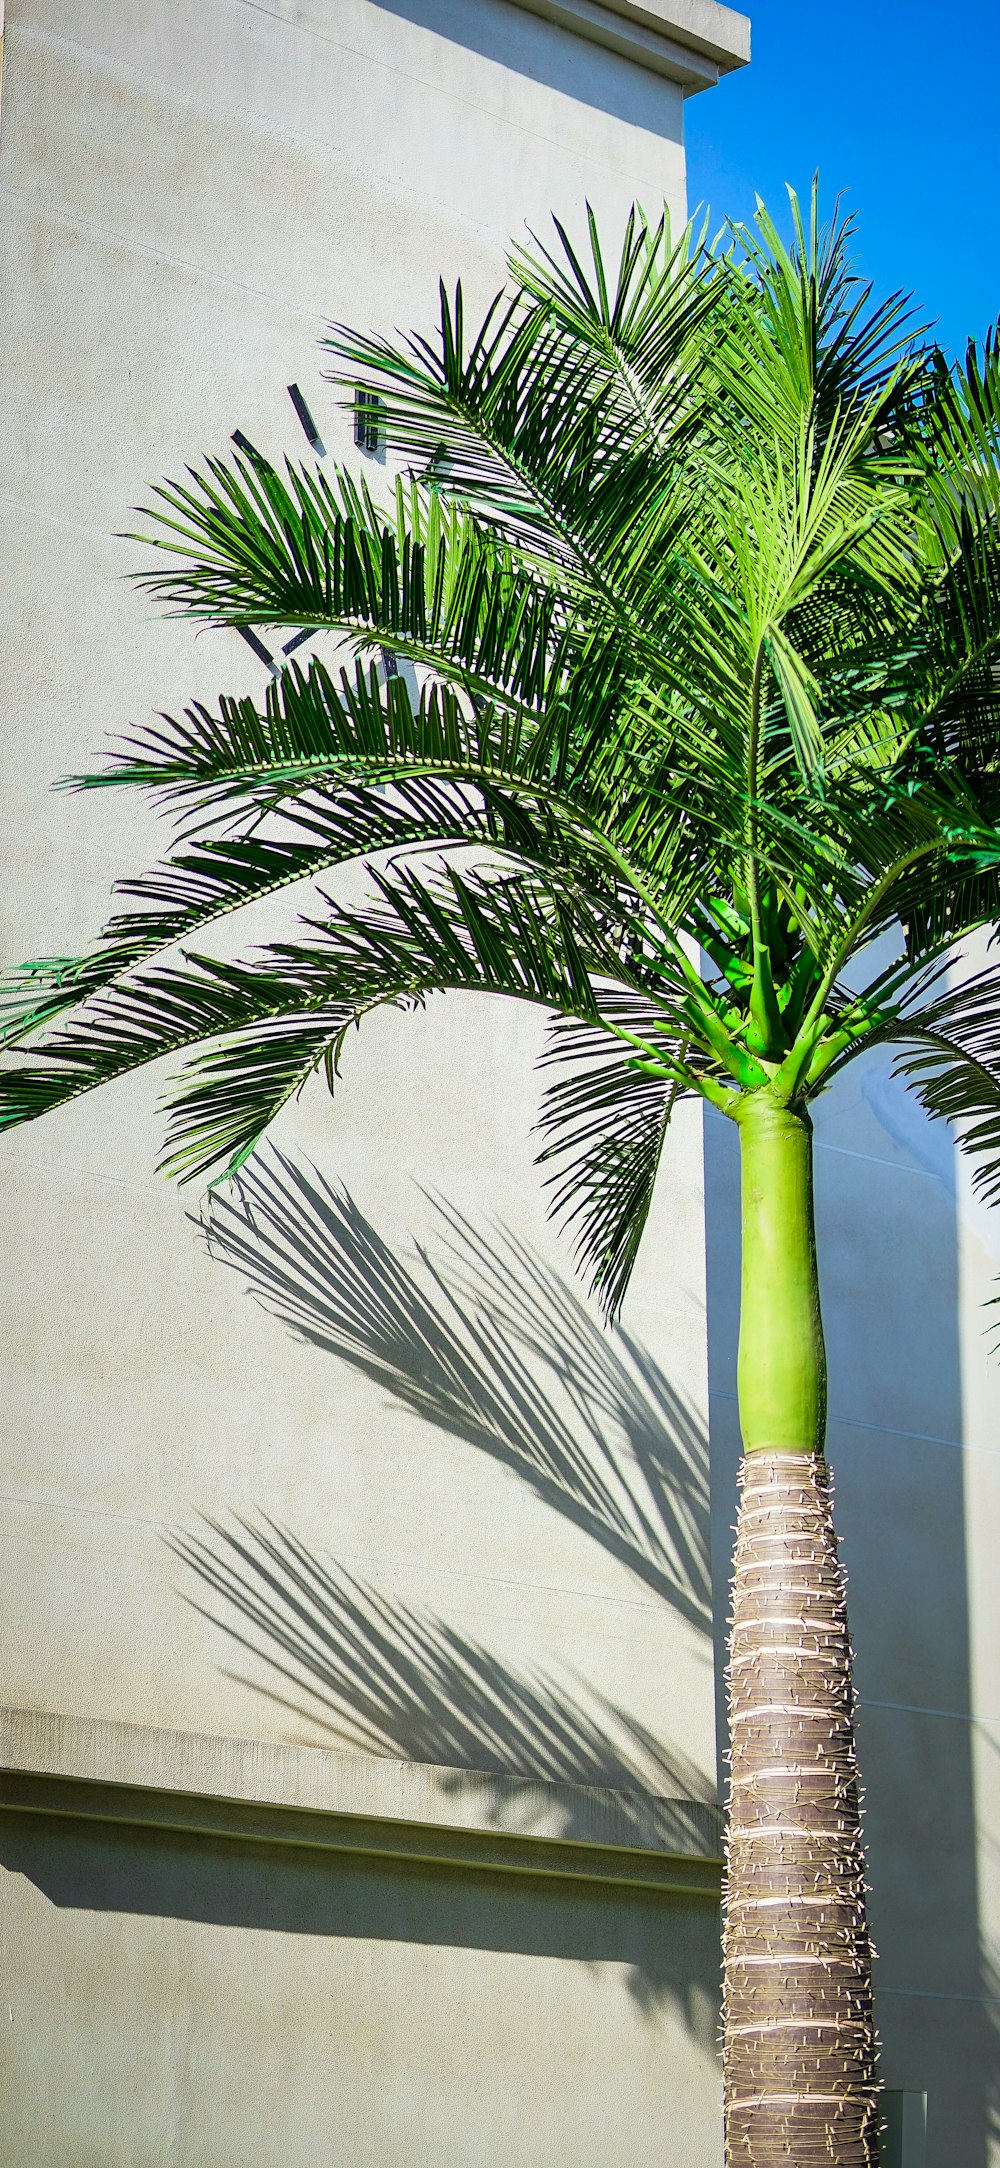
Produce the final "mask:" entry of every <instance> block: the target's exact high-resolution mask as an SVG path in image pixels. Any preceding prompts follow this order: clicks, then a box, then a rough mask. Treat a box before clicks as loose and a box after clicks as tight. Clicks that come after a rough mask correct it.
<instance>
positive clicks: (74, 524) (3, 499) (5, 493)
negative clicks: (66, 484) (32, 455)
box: [0, 191, 118, 542]
mask: <svg viewBox="0 0 1000 2168" xmlns="http://www.w3.org/2000/svg"><path fill="white" fill-rule="evenodd" d="M0 193H2V191H0ZM0 504H9V505H10V506H11V508H12V510H13V511H15V512H24V513H26V514H27V515H28V517H29V518H31V519H40V520H44V521H45V524H46V526H48V527H65V528H66V529H67V531H68V532H69V533H70V534H85V535H88V536H90V537H91V539H93V540H96V541H99V542H114V541H117V539H118V538H117V536H116V535H114V534H112V531H111V529H110V527H88V526H87V525H86V524H85V522H84V521H83V520H82V519H66V518H64V517H63V515H62V514H61V513H59V512H43V511H42V510H41V507H40V506H39V505H37V504H32V503H30V501H29V499H28V498H27V497H18V496H15V494H14V492H13V490H10V489H0Z"/></svg>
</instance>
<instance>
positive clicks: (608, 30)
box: [514, 0, 750, 96]
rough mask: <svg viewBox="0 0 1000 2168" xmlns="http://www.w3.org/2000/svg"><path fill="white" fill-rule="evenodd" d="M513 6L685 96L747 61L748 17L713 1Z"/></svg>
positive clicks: (591, 0) (604, 0)
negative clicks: (629, 63)
mask: <svg viewBox="0 0 1000 2168" xmlns="http://www.w3.org/2000/svg"><path fill="white" fill-rule="evenodd" d="M514 4H515V6H516V7H522V8H527V9H528V10H529V12H530V13H531V14H532V15H543V16H545V17H546V19H547V20H548V21H549V22H553V23H558V24H559V25H560V26H561V28H563V29H565V30H572V31H574V32H575V33H576V36H577V37H579V38H586V39H588V40H589V41H590V43H591V44H593V45H603V46H604V47H605V48H606V49H607V50H608V51H609V52H612V53H621V54H622V55H623V56H624V58H625V59H626V60H633V61H635V62H636V63H637V64H638V66H639V67H642V68H648V69H650V70H651V71H652V73H653V74H655V75H665V76H666V77H667V78H668V79H669V81H671V82H673V83H679V84H681V86H682V88H683V89H684V92H685V94H686V95H688V96H690V95H691V93H692V92H693V91H696V90H710V89H711V88H712V86H713V84H715V83H717V82H718V80H719V77H720V75H728V74H729V73H730V71H731V70H732V69H733V68H743V67H745V66H746V64H747V61H748V60H749V58H750V18H749V16H747V15H739V14H737V12H736V10H735V9H734V8H727V7H720V6H718V5H717V0H514Z"/></svg>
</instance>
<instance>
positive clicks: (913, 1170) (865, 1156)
mask: <svg viewBox="0 0 1000 2168" xmlns="http://www.w3.org/2000/svg"><path fill="white" fill-rule="evenodd" d="M706 1113H707V1114H708V1115H710V1116H711V1117H712V1120H713V1121H715V1122H726V1123H729V1121H730V1117H729V1115H728V1114H721V1113H720V1112H719V1110H718V1109H717V1108H716V1107H712V1106H710V1107H707V1108H706ZM814 1150H815V1151H817V1152H835V1153H836V1154H837V1157H838V1158H839V1159H860V1160H862V1161H863V1163H864V1165H865V1166H867V1167H888V1168H890V1170H891V1171H892V1173H893V1174H919V1175H922V1176H923V1178H924V1180H925V1181H927V1182H943V1181H945V1180H946V1177H945V1175H944V1174H939V1173H938V1172H937V1171H936V1169H935V1168H933V1167H917V1166H915V1165H914V1164H913V1162H912V1160H908V1159H889V1158H888V1157H887V1156H886V1155H885V1154H884V1153H881V1152H856V1151H853V1150H852V1148H851V1146H850V1145H849V1144H830V1143H829V1142H828V1140H827V1139H826V1138H825V1137H816V1138H815V1139H814Z"/></svg>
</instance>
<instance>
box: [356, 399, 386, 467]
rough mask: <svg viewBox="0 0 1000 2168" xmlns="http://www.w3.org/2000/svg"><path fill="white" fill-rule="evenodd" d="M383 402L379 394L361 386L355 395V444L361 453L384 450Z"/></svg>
mask: <svg viewBox="0 0 1000 2168" xmlns="http://www.w3.org/2000/svg"><path fill="white" fill-rule="evenodd" d="M381 420H382V401H381V399H380V398H379V396H378V393H377V392H374V391H366V390H365V388H364V386H363V384H359V385H358V388H357V390H356V392H355V394H354V442H355V444H356V445H357V447H358V450H359V451H361V452H378V451H381V449H382V430H381Z"/></svg>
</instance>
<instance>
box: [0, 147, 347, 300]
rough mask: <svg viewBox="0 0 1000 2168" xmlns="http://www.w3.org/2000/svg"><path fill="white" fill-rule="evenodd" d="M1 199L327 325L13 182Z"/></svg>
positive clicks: (220, 273) (278, 296)
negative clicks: (21, 204) (8, 198)
mask: <svg viewBox="0 0 1000 2168" xmlns="http://www.w3.org/2000/svg"><path fill="white" fill-rule="evenodd" d="M0 195H3V196H8V197H10V198H11V200H12V201H13V202H15V203H25V204H27V205H28V206H29V208H30V209H31V210H33V211H37V212H38V213H39V214H40V215H42V216H44V217H46V218H51V219H54V220H57V221H58V223H59V224H60V225H61V226H72V227H75V228H76V229H78V230H79V231H80V232H81V233H89V234H94V235H96V236H97V238H98V239H99V240H102V241H109V242H112V243H113V244H114V245H115V247H117V248H121V249H124V250H125V251H126V252H127V253H129V254H131V255H136V256H145V257H148V258H149V260H150V261H151V262H152V263H166V264H170V265H172V267H173V268H174V270H177V271H189V272H191V273H192V274H193V275H194V276H195V277H196V278H200V279H205V280H206V281H207V282H208V284H209V285H211V286H218V287H221V288H223V289H225V290H226V291H228V292H229V293H238V294H247V295H248V296H249V297H250V299H251V300H252V301H266V302H268V303H269V304H270V305H271V306H272V307H273V308H276V309H283V310H284V311H285V314H286V315H288V316H294V317H297V318H298V320H299V322H300V323H303V324H315V325H317V326H318V327H322V326H323V324H324V321H325V319H324V317H323V315H322V312H321V311H320V310H319V309H303V308H300V307H299V305H298V303H297V302H295V301H287V300H285V298H284V296H283V295H281V294H272V293H268V291H267V288H266V287H264V286H250V285H248V284H247V282H246V280H245V279H233V278H227V277H226V275H225V272H223V271H213V270H211V269H210V268H209V266H208V265H207V264H203V263H198V262H196V260H195V259H194V257H189V256H173V255H171V253H170V251H169V249H165V248H158V247H157V246H156V244H155V242H153V241H140V240H137V238H136V236H135V234H132V233H123V232H121V231H120V230H119V229H118V228H117V227H116V226H102V225H99V224H98V222H97V220H96V219H92V218H82V217H81V216H80V215H79V213H78V212H76V211H65V210H62V209H61V208H60V206H59V205H58V204H57V203H50V202H49V201H48V199H47V198H46V197H44V196H33V195H32V194H31V192H30V190H29V189H26V188H15V187H14V186H13V185H12V183H11V182H10V181H5V182H4V183H3V186H2V188H0Z"/></svg>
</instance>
